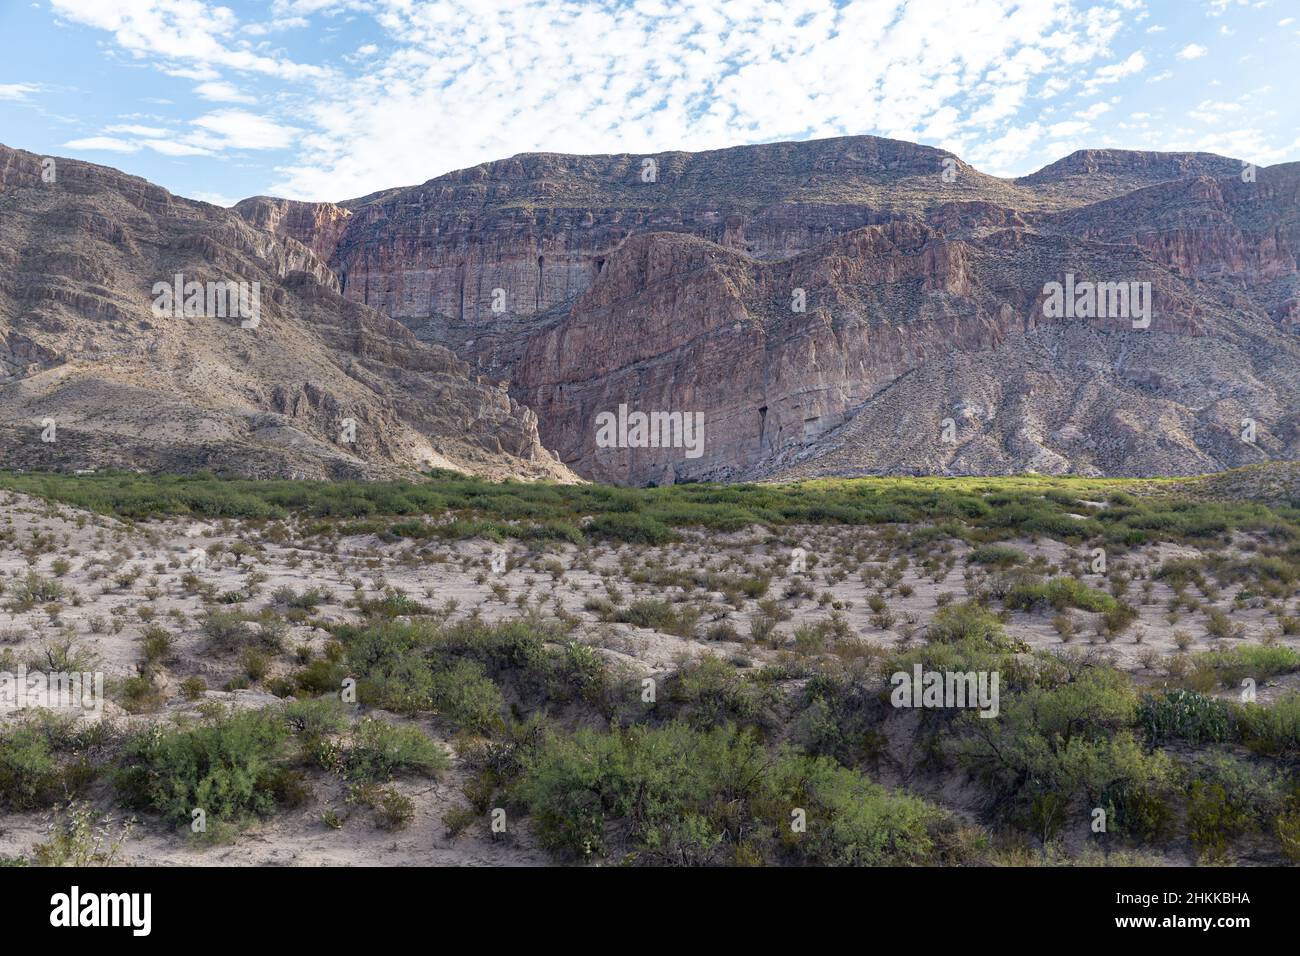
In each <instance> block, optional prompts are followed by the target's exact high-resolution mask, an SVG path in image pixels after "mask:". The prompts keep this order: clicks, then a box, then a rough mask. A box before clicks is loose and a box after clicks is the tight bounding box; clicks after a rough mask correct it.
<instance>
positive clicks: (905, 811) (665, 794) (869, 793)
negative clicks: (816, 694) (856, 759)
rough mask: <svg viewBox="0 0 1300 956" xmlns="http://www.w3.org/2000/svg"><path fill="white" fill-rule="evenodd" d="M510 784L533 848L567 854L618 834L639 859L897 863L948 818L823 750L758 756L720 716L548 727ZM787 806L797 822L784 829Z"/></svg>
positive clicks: (592, 848)
mask: <svg viewBox="0 0 1300 956" xmlns="http://www.w3.org/2000/svg"><path fill="white" fill-rule="evenodd" d="M512 793H513V795H514V798H515V799H517V800H519V801H520V802H521V803H523V804H524V805H525V806H526V807H527V809H528V812H529V814H530V816H531V818H532V820H533V824H534V832H536V833H537V835H538V838H539V840H540V841H541V842H542V844H543V845H544V846H546V847H548V848H550V849H552V850H554V851H556V852H559V853H562V854H564V855H569V856H577V857H589V856H603V855H605V854H607V853H609V852H610V851H611V849H612V848H613V846H614V843H615V840H616V839H620V838H621V840H626V841H627V842H628V843H629V844H630V845H631V846H632V847H633V848H635V850H636V851H637V852H638V853H639V855H640V856H641V858H643V859H645V860H647V861H649V862H672V863H679V864H710V863H727V862H735V861H737V860H746V861H759V860H765V859H771V860H778V859H782V858H786V859H790V860H792V861H795V862H805V863H826V864H858V865H870V864H883V865H891V864H892V865H902V864H910V863H925V862H934V861H935V860H936V858H937V856H938V852H937V849H936V836H937V834H938V832H939V831H940V830H941V829H942V828H944V827H945V826H947V825H949V821H948V819H947V817H946V815H945V814H944V813H943V812H942V811H940V810H938V809H937V808H935V807H933V806H931V805H930V804H927V803H925V802H924V801H922V800H920V799H919V798H916V797H912V796H909V795H906V794H894V793H890V792H889V791H887V790H885V789H884V788H883V787H880V786H878V785H877V784H874V783H871V782H870V781H869V780H867V779H866V778H865V777H863V776H861V775H860V774H857V773H855V772H854V771H852V770H848V769H846V768H844V767H841V766H839V765H838V764H836V763H835V762H834V761H831V760H826V759H824V758H810V757H805V756H801V755H798V754H797V753H795V752H794V751H792V750H788V749H782V750H779V751H778V752H777V753H776V754H775V755H773V754H770V753H769V752H768V751H767V750H766V749H765V748H764V747H763V746H762V745H761V744H760V743H759V741H758V739H757V738H756V737H755V736H754V735H753V733H751V732H749V731H745V730H740V729H738V728H736V727H735V726H734V725H730V724H728V725H723V726H720V727H714V728H711V729H710V730H708V731H697V730H693V729H692V728H690V727H688V726H687V725H685V724H680V723H672V724H668V725H666V726H664V727H660V728H654V729H652V728H647V727H632V728H630V729H627V730H617V729H616V730H613V731H610V732H606V733H601V732H597V731H593V730H588V729H583V730H579V731H578V732H577V733H575V734H573V735H572V736H560V735H555V734H552V735H549V736H548V737H547V738H546V740H545V743H544V745H543V747H542V749H541V750H540V752H539V753H538V754H537V755H536V756H535V757H534V758H533V759H532V760H531V761H530V762H529V764H528V766H527V767H526V768H525V769H524V772H523V773H522V775H521V778H520V779H519V780H518V781H517V782H516V784H515V785H514V787H513V789H512ZM796 807H797V808H801V809H802V810H803V811H804V813H805V814H806V817H807V831H806V832H796V831H795V830H794V829H793V828H792V827H791V808H796ZM616 831H617V832H616Z"/></svg>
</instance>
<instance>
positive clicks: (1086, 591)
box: [1003, 577, 1116, 612]
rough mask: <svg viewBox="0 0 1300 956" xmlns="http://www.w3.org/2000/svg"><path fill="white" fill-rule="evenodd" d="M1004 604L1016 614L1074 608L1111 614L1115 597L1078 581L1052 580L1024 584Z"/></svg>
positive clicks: (1069, 579) (1009, 592)
mask: <svg viewBox="0 0 1300 956" xmlns="http://www.w3.org/2000/svg"><path fill="white" fill-rule="evenodd" d="M1003 603H1004V604H1005V605H1006V606H1007V607H1008V608H1011V609H1012V610H1017V611H1033V610H1036V609H1038V608H1042V607H1048V606H1050V607H1053V608H1055V609H1056V610H1058V611H1063V610H1065V609H1066V608H1070V607H1074V608H1078V609H1079V610H1081V611H1103V612H1104V611H1111V610H1113V609H1114V608H1115V606H1116V601H1115V599H1114V598H1113V597H1111V596H1110V595H1109V594H1107V593H1106V592H1104V591H1098V590H1097V589H1096V588H1092V587H1089V586H1088V585H1086V584H1084V583H1083V582H1082V581H1079V580H1078V579H1076V578H1066V577H1058V578H1050V579H1048V580H1047V581H1022V582H1020V583H1018V584H1016V585H1015V586H1013V587H1012V588H1011V590H1010V591H1008V592H1007V594H1006V596H1005V597H1004V598H1003Z"/></svg>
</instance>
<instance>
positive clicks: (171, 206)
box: [0, 147, 570, 478]
mask: <svg viewBox="0 0 1300 956" xmlns="http://www.w3.org/2000/svg"><path fill="white" fill-rule="evenodd" d="M50 170H52V172H49V171H47V168H46V165H45V164H44V163H43V160H42V158H41V157H37V156H34V155H32V154H30V153H24V152H21V151H17V150H11V149H7V148H5V147H0V467H3V468H32V469H73V468H87V469H88V468H108V467H113V468H145V469H159V470H169V471H182V472H186V471H193V470H197V469H204V468H210V469H213V470H217V471H220V472H224V473H234V474H240V475H247V476H253V477H265V476H282V477H283V476H294V475H297V476H301V477H345V476H356V477H366V476H382V475H392V474H399V473H403V472H406V473H409V471H410V470H412V469H420V468H427V467H430V466H439V467H451V468H459V469H462V470H467V471H474V472H478V473H481V474H487V475H495V476H507V475H518V476H524V475H533V476H543V475H544V476H553V477H559V478H566V477H570V475H569V473H568V472H567V470H566V469H564V468H563V467H562V466H560V465H559V464H558V463H557V462H556V461H555V460H554V459H553V458H552V456H550V455H549V454H548V453H547V452H546V451H545V450H544V448H543V447H542V445H541V444H540V442H539V440H538V437H537V431H536V424H537V423H536V417H535V416H534V415H533V413H532V412H531V411H529V410H528V409H526V408H523V407H521V406H519V405H518V404H517V403H516V402H514V401H513V400H511V399H510V398H509V397H508V396H507V395H506V394H505V393H504V392H503V391H502V390H501V389H500V388H499V387H497V386H496V385H495V384H492V383H488V382H485V381H482V380H480V378H479V376H477V375H476V374H473V373H471V372H470V371H469V369H468V368H467V366H466V365H465V363H464V362H462V361H460V360H459V359H457V358H456V357H455V356H453V355H452V354H451V353H449V352H447V351H446V350H445V349H442V348H440V347H438V346H435V345H429V344H425V343H422V342H420V341H418V340H417V339H416V338H415V337H414V336H413V335H412V334H411V333H410V332H409V331H408V330H407V329H406V328H405V327H404V326H402V325H401V324H399V323H397V322H395V321H394V320H393V319H391V318H389V317H387V316H385V315H383V314H381V313H379V312H376V311H375V310H373V309H370V308H367V307H365V306H363V305H359V304H357V303H354V302H350V301H348V300H346V299H344V298H343V297H342V296H341V295H340V294H339V282H338V279H337V278H336V276H335V275H334V273H333V272H332V271H331V270H330V269H329V268H328V266H327V265H326V264H325V262H324V261H323V260H322V259H321V258H320V257H319V256H318V255H317V254H316V253H315V252H313V251H312V249H311V248H309V247H308V245H304V244H303V243H300V242H298V241H296V240H295V239H292V238H287V237H284V236H282V235H276V234H275V233H274V232H272V231H270V229H268V228H261V227H259V226H257V225H253V224H251V223H250V222H248V221H246V220H245V219H244V218H242V217H241V216H239V215H237V214H235V213H233V212H231V211H229V210H225V209H218V208H216V207H214V206H210V205H207V204H204V203H196V202H191V201H189V200H186V199H182V198H179V197H176V196H172V195H171V194H170V193H168V192H166V191H165V190H162V189H160V188H158V187H156V186H153V185H151V184H149V183H147V182H145V181H144V180H141V179H137V178H135V177H131V176H126V175H124V174H122V173H119V172H117V171H115V170H111V169H107V168H104V167H100V166H94V165H91V164H88V163H79V162H74V161H72V160H62V159H58V160H54V161H53V166H52V167H50ZM47 172H49V174H47V175H43V173H47ZM259 210H260V212H262V213H264V214H266V215H268V216H270V215H272V214H274V216H272V218H273V220H274V221H273V222H272V221H267V222H264V223H263V224H262V225H264V226H272V225H274V226H277V227H279V228H281V229H283V228H284V227H286V226H289V225H300V226H301V228H302V231H303V232H304V234H307V233H312V232H313V231H314V230H322V229H325V228H326V227H328V226H329V225H330V224H331V219H330V217H329V216H315V217H308V218H307V219H304V218H302V217H303V215H304V213H305V210H304V208H302V207H293V206H285V205H281V206H276V205H275V204H273V203H268V204H265V205H264V206H262V207H259ZM305 238H308V239H313V240H314V241H317V244H319V242H323V241H324V240H323V237H322V234H316V235H314V236H313V235H305ZM178 274H179V275H181V276H183V277H184V280H185V282H186V283H190V282H194V283H197V284H198V285H199V286H200V287H201V288H203V289H204V290H205V291H204V292H203V293H201V294H200V295H199V298H198V300H195V308H194V309H193V310H192V311H191V310H190V309H189V304H190V302H189V299H188V296H189V293H188V292H187V293H185V298H186V301H185V302H184V305H183V307H182V305H181V298H182V297H176V302H177V308H174V309H172V308H170V307H169V308H168V309H165V310H162V311H159V309H158V308H157V306H158V304H159V298H158V296H159V290H158V288H156V284H157V283H162V284H163V286H166V287H171V286H172V285H173V279H174V277H175V276H176V275H178ZM240 285H242V287H243V288H245V289H246V290H249V291H250V292H252V294H251V295H249V296H248V297H246V298H245V299H244V300H242V301H241V303H240V304H241V306H243V305H249V304H250V303H253V302H255V303H256V308H255V310H250V311H248V312H247V314H246V313H245V311H243V310H242V309H241V310H237V309H236V308H235V305H236V300H235V299H229V298H226V297H225V296H224V290H227V289H229V288H232V287H234V286H240ZM214 289H215V290H216V291H215V292H214ZM252 290H255V291H252ZM214 303H215V304H216V306H217V308H215V309H214ZM349 422H350V423H351V424H350V425H349V424H348V423H349ZM345 434H346V435H347V437H346V438H345V437H344V435H345Z"/></svg>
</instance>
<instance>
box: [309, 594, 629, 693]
mask: <svg viewBox="0 0 1300 956" xmlns="http://www.w3.org/2000/svg"><path fill="white" fill-rule="evenodd" d="M338 634H339V638H340V640H341V641H342V643H343V646H344V654H345V657H346V663H347V666H346V668H333V667H331V668H329V674H328V679H329V680H331V681H332V680H333V679H334V678H335V677H337V676H338V675H339V674H342V673H348V674H352V675H355V676H356V677H357V692H358V699H359V700H361V701H363V702H365V703H367V704H371V705H375V706H380V707H384V708H386V709H389V710H396V711H398V712H400V713H417V712H419V711H424V710H430V709H433V708H434V707H435V703H434V693H435V686H434V678H435V675H436V674H438V673H440V672H442V671H445V670H447V669H449V668H451V667H452V666H453V665H455V664H456V663H457V662H458V661H461V660H464V661H470V662H474V663H477V664H478V665H480V666H481V668H482V675H481V676H482V677H485V678H487V679H489V680H491V681H492V682H493V683H495V684H496V685H498V687H500V688H503V689H509V690H510V691H512V693H513V696H512V699H513V697H518V698H519V699H520V700H522V701H523V702H525V703H527V704H537V703H543V704H544V703H547V702H551V701H570V700H584V701H586V702H588V703H591V704H593V705H599V706H601V707H604V706H605V704H606V700H605V698H606V691H607V685H608V678H607V675H606V672H605V667H604V665H603V664H602V662H601V661H600V659H599V658H598V657H597V656H596V655H595V654H594V653H592V652H591V651H590V649H588V648H584V647H582V646H581V645H576V644H574V642H572V641H568V640H567V639H566V638H567V633H566V631H565V629H564V626H563V624H562V623H561V622H559V621H546V620H543V619H541V618H537V617H524V618H515V619H512V620H509V621H501V622H498V623H496V624H486V623H484V622H482V621H479V620H473V619H465V620H462V621H458V622H456V623H455V624H452V625H446V626H443V625H439V624H437V623H435V622H432V621H418V622H410V623H407V622H401V621H376V622H372V623H370V624H368V625H366V626H363V627H347V628H341V629H339V631H338ZM321 669H322V670H324V667H323V666H322V668H321ZM304 676H305V675H301V674H300V675H299V681H300V682H301V681H302V680H303V678H304ZM320 677H321V683H324V682H325V680H326V675H325V674H322V675H320ZM337 686H338V685H337V682H333V683H331V684H330V685H329V686H328V687H327V688H325V689H335V688H337ZM437 690H438V693H439V694H440V695H442V697H443V699H445V700H450V699H451V697H449V696H448V695H449V694H451V689H450V687H449V685H448V684H447V683H446V680H445V679H444V680H443V682H442V683H441V684H440V686H439V687H438V688H437ZM473 696H474V697H475V699H476V700H477V701H478V704H476V706H477V707H479V709H477V710H476V711H475V712H476V713H477V714H478V715H479V716H480V717H482V716H483V715H484V713H485V711H484V710H482V709H481V705H482V702H483V701H484V700H486V699H487V698H488V697H490V696H491V694H490V691H488V690H487V689H486V687H485V686H484V685H482V684H481V683H480V684H478V685H477V687H476V688H475V690H474V695H473ZM469 702H470V700H469V698H468V697H467V698H465V700H464V701H462V703H465V704H468V703H469Z"/></svg>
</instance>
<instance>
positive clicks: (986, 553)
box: [966, 544, 1029, 568]
mask: <svg viewBox="0 0 1300 956" xmlns="http://www.w3.org/2000/svg"><path fill="white" fill-rule="evenodd" d="M966 560H967V561H968V562H969V563H970V564H992V565H995V566H997V567H1000V568H1009V567H1011V566H1013V565H1017V564H1024V563H1025V562H1026V561H1028V560H1029V556H1028V555H1026V554H1025V552H1023V551H1021V550H1020V549H1019V548H1013V547H1010V546H1009V545H1005V544H983V545H980V546H979V547H978V548H975V549H974V550H973V551H971V553H970V555H969V556H968V557H967V558H966Z"/></svg>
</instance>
